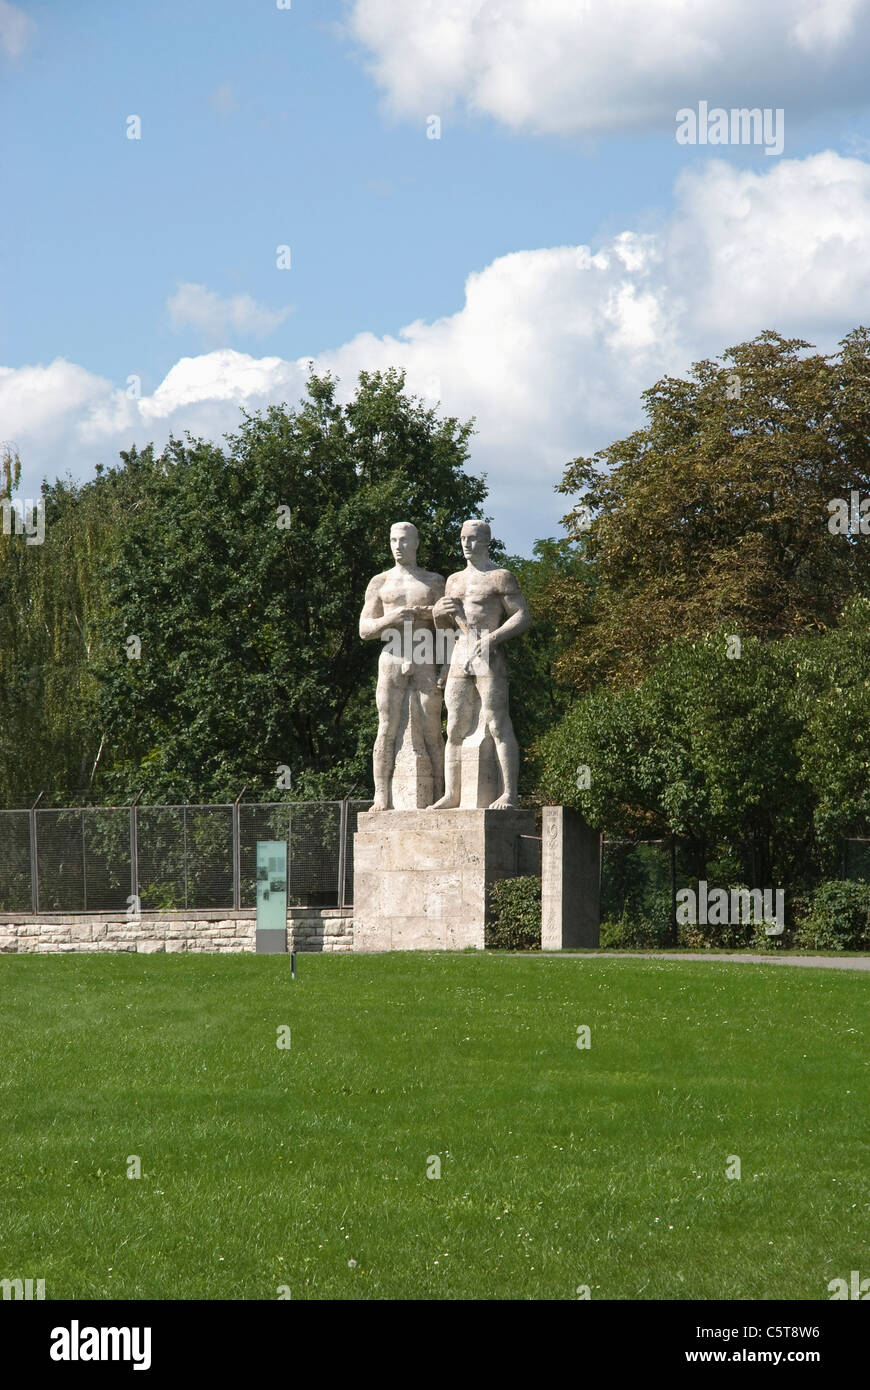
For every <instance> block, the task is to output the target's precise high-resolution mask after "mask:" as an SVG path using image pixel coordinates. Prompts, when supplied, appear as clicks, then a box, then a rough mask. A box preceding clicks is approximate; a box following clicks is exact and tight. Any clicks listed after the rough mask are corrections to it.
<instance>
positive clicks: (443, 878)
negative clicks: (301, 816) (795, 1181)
mask: <svg viewBox="0 0 870 1390" xmlns="http://www.w3.org/2000/svg"><path fill="white" fill-rule="evenodd" d="M358 825H359V829H358V830H357V832H356V834H355V836H354V851H353V852H354V914H353V915H354V949H355V950H357V951H460V950H463V949H464V948H465V947H467V946H475V947H477V948H478V949H483V946H484V931H485V927H486V920H487V900H488V895H489V889H490V887H491V886H492V884H493V883H495V882H496V881H497V880H498V879H501V878H512V877H513V876H514V875H515V874H516V872H517V841H518V839H519V837H520V836H521V835H530V834H533V833H534V828H535V813H534V811H520V810H511V811H487V810H462V809H461V808H460V809H458V810H452V811H431V810H426V811H376V812H368V813H366V814H364V815H361V816H360V817H359V820H358Z"/></svg>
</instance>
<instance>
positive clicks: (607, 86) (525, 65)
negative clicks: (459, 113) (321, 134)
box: [347, 0, 870, 134]
mask: <svg viewBox="0 0 870 1390" xmlns="http://www.w3.org/2000/svg"><path fill="white" fill-rule="evenodd" d="M347 30H348V32H349V33H350V34H351V35H352V36H353V38H354V39H355V40H357V42H358V43H359V44H361V45H362V47H363V49H364V50H365V52H366V54H367V58H368V65H369V67H370V70H371V72H372V74H373V76H374V78H375V80H376V81H377V83H378V84H379V86H380V87H381V88H382V89H383V90H384V92H385V94H386V97H387V101H388V105H389V107H390V108H391V109H392V111H393V112H394V113H396V114H397V115H400V116H405V117H411V118H414V119H418V120H422V119H425V117H426V116H427V115H429V114H431V113H440V114H441V115H442V116H443V115H444V113H445V112H447V111H449V110H451V109H452V108H454V107H459V108H465V109H466V110H468V111H471V112H477V113H483V114H486V115H488V116H492V117H494V118H495V119H496V120H498V121H501V122H503V123H504V124H505V125H507V126H509V127H511V128H513V129H526V130H531V131H536V132H548V133H554V132H555V133H560V134H566V133H584V134H596V133H599V132H605V131H612V130H626V129H637V128H644V127H649V126H655V127H659V128H661V127H663V126H666V125H668V124H671V125H672V124H673V122H674V115H675V112H676V111H677V110H678V109H679V108H680V107H684V106H686V105H694V104H695V103H696V102H697V101H698V100H701V99H709V100H710V102H711V104H712V105H714V106H715V105H719V106H727V107H731V106H745V105H748V106H761V107H765V106H768V107H773V108H776V107H783V108H785V110H786V116H787V118H788V117H789V116H790V115H791V114H792V113H793V112H794V113H798V112H804V111H807V112H808V111H817V110H820V109H825V108H826V107H829V106H832V105H834V106H838V105H842V104H850V103H863V102H865V101H866V68H867V54H868V39H870V4H868V0H764V3H763V4H759V3H758V0H728V3H727V4H718V5H714V4H697V3H696V4H687V3H686V0H416V2H415V3H414V4H409V3H408V0H353V3H352V7H351V11H350V14H349V17H348V22H347Z"/></svg>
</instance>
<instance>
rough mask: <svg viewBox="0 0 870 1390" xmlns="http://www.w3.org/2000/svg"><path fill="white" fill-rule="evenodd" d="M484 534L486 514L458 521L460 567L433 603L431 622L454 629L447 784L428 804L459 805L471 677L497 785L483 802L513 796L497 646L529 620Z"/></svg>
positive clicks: (504, 678)
mask: <svg viewBox="0 0 870 1390" xmlns="http://www.w3.org/2000/svg"><path fill="white" fill-rule="evenodd" d="M491 539H492V537H491V534H490V529H489V526H488V525H487V523H486V522H485V521H466V522H465V523H464V524H463V527H462V533H461V537H460V542H461V545H462V553H463V555H464V556H465V560H466V565H465V569H464V570H460V571H459V573H458V574H451V575H450V577H449V579H448V580H447V587H446V591H445V595H444V598H442V599H439V600H438V602H437V603H436V604H435V606H434V609H433V613H434V615H435V623H436V626H438V627H443V626H447V625H451V624H452V625H455V626H456V627H458V628H459V632H460V636H459V638H458V640H457V642H456V645H455V646H454V648H453V652H452V655H451V658H450V666H449V669H448V672H447V679H446V681H445V683H444V698H445V702H446V704H447V748H446V750H445V763H444V770H445V784H446V785H445V790H444V795H443V796H442V797H441V798H440V800H438V801H436V802H435V805H434V807H433V810H437V809H440V808H442V807H453V806H458V805H459V800H460V796H461V787H460V774H461V750H462V741H463V739H465V738H466V737H467V736H468V735H469V734H470V733H471V732H472V729H473V726H474V715H475V700H474V689H475V685H476V686H477V693H478V695H479V696H480V704H481V711H480V717H481V718H482V719H483V720H485V722H486V724H487V725H488V726H489V731H490V733H491V734H492V738H493V742H494V743H495V751H496V756H497V758H498V765H499V768H500V770H501V777H502V784H503V786H504V791H503V793H502V795H501V796H500V797H498V799H497V800H496V801H494V802H493V803H492V805H491V806H490V807H489V810H491V811H501V810H506V809H507V808H509V807H511V806H516V804H517V782H518V780H519V762H520V754H519V748H518V747H517V740H516V735H515V734H514V730H513V725H512V724H511V719H510V714H509V712H508V669H507V662H506V660H505V655H504V652H503V651H502V650H501V647H502V644H503V643H504V642H506V641H507V640H508V638H509V637H517V636H519V634H520V633H521V632H525V630H526V628H527V627H529V626H530V624H531V621H532V620H531V616H530V614H529V609H528V605H527V604H526V600H525V599H524V598H523V596H522V594H521V593H520V586H519V584H518V583H517V581H516V578H515V577H514V575H512V574H511V572H510V570H505V569H500V568H499V566H498V565H496V564H495V563H494V561H492V560H491V559H490V557H489V546H490V541H491Z"/></svg>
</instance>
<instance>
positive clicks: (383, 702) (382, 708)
mask: <svg viewBox="0 0 870 1390" xmlns="http://www.w3.org/2000/svg"><path fill="white" fill-rule="evenodd" d="M381 660H382V661H383V660H384V657H383V656H382V658H381ZM387 660H391V658H390V657H387ZM406 684H407V680H406V679H405V680H403V679H402V677H401V674H400V670H399V671H396V672H393V671H392V670H390V669H389V668H387V669H384V668H383V667H382V668H381V670H380V672H379V673H378V688H377V694H376V700H377V706H378V736H377V738H376V739H375V748H374V755H373V758H372V763H373V770H374V778H375V799H374V803H373V805H372V808H371V809H372V810H373V811H388V810H389V809H390V802H391V798H390V782H391V781H392V777H393V767H394V764H395V761H396V733H397V732H398V728H399V716H400V714H401V712H402V695H403V693H404V689H405V685H406Z"/></svg>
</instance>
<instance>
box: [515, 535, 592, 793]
mask: <svg viewBox="0 0 870 1390" xmlns="http://www.w3.org/2000/svg"><path fill="white" fill-rule="evenodd" d="M533 551H534V558H533V559H531V560H526V559H523V558H522V556H519V555H509V556H507V557H506V558H505V560H504V564H505V566H506V567H507V568H508V569H509V570H511V571H512V572H513V573H514V574H515V575H516V577H517V580H518V581H519V586H520V589H521V590H522V592H523V594H524V596H525V598H526V600H527V602H528V605H529V612H530V613H531V615H532V626H531V628H530V629H529V630H528V631H527V632H525V633H524V634H523V636H522V637H520V638H519V639H518V640H517V641H512V642H510V643H508V645H507V647H506V648H504V649H503V650H505V651H506V654H507V659H508V665H509V668H510V702H511V719H512V722H513V726H514V732H515V733H516V736H517V742H518V743H519V746H520V749H521V751H522V752H523V753H524V754H525V756H524V757H523V760H522V764H521V768H520V791H521V792H522V793H523V794H525V795H529V796H531V795H534V792H535V789H536V785H537V769H536V767H535V763H534V758H533V756H532V754H531V750H532V748H533V745H534V743H535V740H536V739H537V738H539V737H540V735H542V734H544V733H546V731H547V730H548V729H550V728H551V727H552V726H553V724H555V723H556V722H557V721H558V719H559V718H560V717H561V716H562V715H563V714H564V713H565V711H566V709H567V707H568V702H569V699H570V695H571V692H570V690H569V688H568V687H566V686H564V685H561V684H560V683H559V681H558V679H557V676H556V666H557V663H558V657H559V651H560V639H559V635H558V624H557V620H556V611H557V605H556V600H555V595H556V592H557V590H558V586H559V584H560V583H561V582H562V581H563V580H566V579H570V578H572V577H574V578H579V577H581V576H583V575H587V574H588V572H589V566H588V565H587V563H586V561H585V560H584V558H583V551H582V546H580V545H577V544H576V543H574V542H572V541H570V540H554V539H552V538H551V539H548V540H540V541H535V544H534V547H533Z"/></svg>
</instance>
